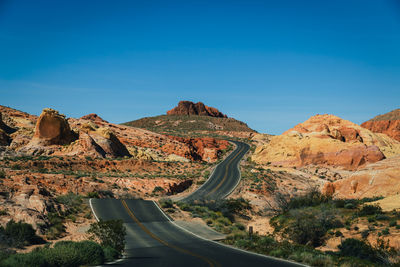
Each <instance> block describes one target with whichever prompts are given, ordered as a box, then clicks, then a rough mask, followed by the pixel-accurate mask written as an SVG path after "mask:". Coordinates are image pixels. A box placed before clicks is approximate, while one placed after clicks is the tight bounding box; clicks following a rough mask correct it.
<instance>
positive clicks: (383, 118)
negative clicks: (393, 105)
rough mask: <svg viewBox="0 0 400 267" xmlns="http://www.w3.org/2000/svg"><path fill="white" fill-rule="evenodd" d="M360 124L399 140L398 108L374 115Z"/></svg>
mask: <svg viewBox="0 0 400 267" xmlns="http://www.w3.org/2000/svg"><path fill="white" fill-rule="evenodd" d="M361 126H362V127H364V128H366V129H368V130H370V131H372V132H374V133H383V134H386V135H388V136H390V137H392V138H393V139H396V140H397V141H400V109H395V110H393V111H391V112H388V113H386V114H383V115H379V116H376V117H375V118H373V119H371V120H369V121H366V122H364V123H362V124H361Z"/></svg>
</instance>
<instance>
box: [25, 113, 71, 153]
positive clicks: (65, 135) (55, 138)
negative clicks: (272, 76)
mask: <svg viewBox="0 0 400 267" xmlns="http://www.w3.org/2000/svg"><path fill="white" fill-rule="evenodd" d="M76 139H77V136H76V134H75V133H74V132H73V131H72V130H71V128H70V127H69V124H68V121H67V120H66V119H65V115H62V114H59V113H58V111H56V110H54V109H50V108H46V109H44V110H43V112H42V114H41V115H40V117H39V119H38V120H37V122H36V127H35V134H34V136H33V139H32V142H35V143H37V144H40V145H45V146H46V145H66V144H69V143H71V142H72V141H74V140H76Z"/></svg>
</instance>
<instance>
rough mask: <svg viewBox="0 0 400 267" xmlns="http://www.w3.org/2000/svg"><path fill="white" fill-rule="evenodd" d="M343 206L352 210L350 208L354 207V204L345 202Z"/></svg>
mask: <svg viewBox="0 0 400 267" xmlns="http://www.w3.org/2000/svg"><path fill="white" fill-rule="evenodd" d="M344 208H345V209H349V210H352V209H355V206H354V204H353V203H347V204H346V205H344Z"/></svg>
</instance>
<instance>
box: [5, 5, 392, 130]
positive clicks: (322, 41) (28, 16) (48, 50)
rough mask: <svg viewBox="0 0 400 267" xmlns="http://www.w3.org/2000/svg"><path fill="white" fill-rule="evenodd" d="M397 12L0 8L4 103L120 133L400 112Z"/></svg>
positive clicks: (371, 8)
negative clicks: (191, 115)
mask: <svg viewBox="0 0 400 267" xmlns="http://www.w3.org/2000/svg"><path fill="white" fill-rule="evenodd" d="M399 2H400V1H397V0H393V1H389V0H388V1H385V0H354V1H352V0H343V1H342V0H337V1H336V0H335V1H321V0H316V1H306V0H302V1H299V0H293V1H281V0H280V1H266V0H264V1H250V0H248V1H234V0H229V1H217V0H214V1H187V0H184V1H171V0H168V1H165V0H164V1H150V0H149V1H71V0H70V1H52V0H49V1H40V0H35V1H31V0H26V1H24V0H18V1H11V0H10V1H7V0H0V104H2V105H7V106H11V107H14V108H17V109H20V110H23V111H27V112H29V113H33V114H40V112H41V110H42V109H43V108H45V107H52V108H55V109H58V110H59V111H60V112H62V113H64V114H66V115H67V116H68V117H80V116H83V115H85V114H87V113H97V114H99V115H100V116H101V117H103V118H104V119H106V120H109V121H111V122H116V123H120V122H125V121H130V120H134V119H138V118H141V117H144V116H153V115H159V114H163V113H165V111H166V110H168V109H170V108H172V107H173V106H175V105H176V104H177V102H178V101H179V100H192V101H202V102H204V103H205V104H207V105H210V106H214V107H217V108H218V109H220V110H221V111H222V112H224V113H226V114H228V116H231V117H234V118H237V119H239V120H242V121H245V122H247V123H248V124H249V126H250V127H252V128H254V129H256V130H258V131H260V132H265V133H272V134H280V133H281V132H283V131H285V130H287V129H289V128H291V127H293V126H294V125H295V124H297V123H299V122H302V121H304V120H306V119H308V118H309V117H310V116H312V115H314V114H317V113H319V114H324V113H330V114H335V115H338V116H340V117H343V118H345V119H348V120H351V121H353V122H356V123H361V122H363V121H365V120H368V119H370V118H371V117H374V116H375V115H378V114H382V113H386V112H388V111H390V110H392V109H395V108H399V106H400V105H399V104H400V4H399Z"/></svg>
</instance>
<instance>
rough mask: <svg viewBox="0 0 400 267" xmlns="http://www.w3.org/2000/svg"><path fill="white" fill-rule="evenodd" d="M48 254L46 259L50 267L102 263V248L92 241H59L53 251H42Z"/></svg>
mask: <svg viewBox="0 0 400 267" xmlns="http://www.w3.org/2000/svg"><path fill="white" fill-rule="evenodd" d="M43 251H44V252H48V254H47V255H46V258H47V260H48V262H49V263H50V264H51V265H52V266H69V265H72V264H71V263H74V262H76V266H80V265H84V264H86V265H98V264H102V263H103V262H104V252H103V249H102V247H101V246H100V245H99V244H97V243H95V242H93V241H81V242H73V241H61V242H57V243H56V244H55V245H54V248H53V249H47V250H43Z"/></svg>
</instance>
